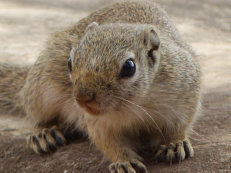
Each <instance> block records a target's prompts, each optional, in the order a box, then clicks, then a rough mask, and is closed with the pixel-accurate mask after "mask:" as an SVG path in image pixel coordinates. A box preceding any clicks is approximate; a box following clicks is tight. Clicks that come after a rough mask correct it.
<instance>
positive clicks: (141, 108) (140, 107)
mask: <svg viewBox="0 0 231 173" xmlns="http://www.w3.org/2000/svg"><path fill="white" fill-rule="evenodd" d="M114 97H115V98H117V99H120V100H123V101H126V102H128V103H130V104H131V105H134V106H136V107H138V108H139V109H140V110H142V111H143V112H144V113H145V114H146V115H147V116H148V117H149V118H150V119H151V120H152V121H153V123H154V124H155V125H156V127H157V129H158V131H159V132H160V134H161V136H162V137H163V139H164V141H165V142H166V139H165V137H164V135H163V133H162V130H161V129H160V127H159V126H158V124H157V123H156V122H155V120H154V119H153V118H152V116H151V115H150V114H149V113H148V112H147V111H146V110H145V109H144V108H143V107H142V106H140V105H138V104H136V103H133V102H132V101H129V100H127V99H124V98H122V97H118V96H114Z"/></svg>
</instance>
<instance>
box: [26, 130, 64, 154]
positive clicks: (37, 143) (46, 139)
mask: <svg viewBox="0 0 231 173" xmlns="http://www.w3.org/2000/svg"><path fill="white" fill-rule="evenodd" d="M65 143H66V139H65V138H64V136H63V134H62V133H61V132H60V131H59V130H58V128H57V127H56V126H54V127H52V128H51V129H43V130H42V132H40V133H38V134H37V135H32V136H29V137H28V138H27V144H28V145H29V147H30V148H31V149H33V150H34V152H35V153H37V154H43V153H51V152H54V151H55V150H56V149H57V148H58V147H60V146H63V145H64V144H65Z"/></svg>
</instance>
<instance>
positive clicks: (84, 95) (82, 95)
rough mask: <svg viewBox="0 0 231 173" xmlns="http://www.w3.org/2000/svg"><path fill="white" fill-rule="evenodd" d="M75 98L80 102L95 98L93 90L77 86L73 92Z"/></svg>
mask: <svg viewBox="0 0 231 173" xmlns="http://www.w3.org/2000/svg"><path fill="white" fill-rule="evenodd" d="M75 99H76V100H77V101H78V102H81V103H87V102H91V101H93V100H94V99H95V92H94V91H90V90H88V89H86V88H79V89H78V90H77V91H76V93H75Z"/></svg>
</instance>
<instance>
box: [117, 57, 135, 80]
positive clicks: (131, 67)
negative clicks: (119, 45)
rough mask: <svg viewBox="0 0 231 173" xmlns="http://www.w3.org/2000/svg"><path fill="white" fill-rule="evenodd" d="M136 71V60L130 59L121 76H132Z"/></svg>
mask: <svg viewBox="0 0 231 173" xmlns="http://www.w3.org/2000/svg"><path fill="white" fill-rule="evenodd" d="M135 72H136V64H135V62H134V60H132V59H128V60H127V61H126V62H125V63H124V65H123V67H122V69H121V72H120V77H132V76H133V75H134V74H135Z"/></svg>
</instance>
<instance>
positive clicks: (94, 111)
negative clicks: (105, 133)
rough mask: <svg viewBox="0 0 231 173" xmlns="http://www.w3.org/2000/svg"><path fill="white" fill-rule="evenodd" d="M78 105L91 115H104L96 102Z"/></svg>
mask: <svg viewBox="0 0 231 173" xmlns="http://www.w3.org/2000/svg"><path fill="white" fill-rule="evenodd" d="M78 104H79V105H80V106H81V107H83V108H84V109H85V110H86V111H87V112H88V113H89V114H90V115H93V116H97V115H100V114H102V112H103V111H102V110H101V109H100V107H99V104H98V103H96V102H86V103H81V102H78Z"/></svg>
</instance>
